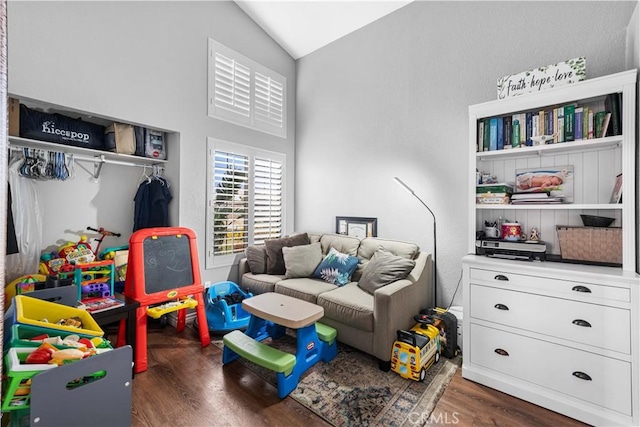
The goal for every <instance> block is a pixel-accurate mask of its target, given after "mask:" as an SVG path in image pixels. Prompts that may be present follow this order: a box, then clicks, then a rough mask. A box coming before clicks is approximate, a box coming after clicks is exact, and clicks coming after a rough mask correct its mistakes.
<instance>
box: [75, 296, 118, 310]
mask: <svg viewBox="0 0 640 427" xmlns="http://www.w3.org/2000/svg"><path fill="white" fill-rule="evenodd" d="M123 305H124V301H122V300H119V299H117V298H114V297H100V298H88V299H85V300H82V301H80V304H79V305H78V308H80V309H83V310H86V311H87V312H89V313H100V312H101V311H105V310H111V309H112V308H116V307H122V306H123Z"/></svg>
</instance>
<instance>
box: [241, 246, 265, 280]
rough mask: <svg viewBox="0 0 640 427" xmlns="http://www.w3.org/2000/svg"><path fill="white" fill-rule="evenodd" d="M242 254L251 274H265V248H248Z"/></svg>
mask: <svg viewBox="0 0 640 427" xmlns="http://www.w3.org/2000/svg"><path fill="white" fill-rule="evenodd" d="M244 253H245V254H246V256H247V264H249V270H251V272H252V273H253V274H264V273H266V272H267V248H265V247H264V246H248V247H247V249H245V251H244Z"/></svg>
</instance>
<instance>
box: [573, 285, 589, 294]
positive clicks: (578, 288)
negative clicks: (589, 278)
mask: <svg viewBox="0 0 640 427" xmlns="http://www.w3.org/2000/svg"><path fill="white" fill-rule="evenodd" d="M571 290H572V291H576V292H584V293H586V294H590V293H591V289H589V288H587V287H586V286H582V285H578V286H574V287H573V288H571Z"/></svg>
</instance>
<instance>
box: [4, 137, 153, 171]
mask: <svg viewBox="0 0 640 427" xmlns="http://www.w3.org/2000/svg"><path fill="white" fill-rule="evenodd" d="M9 148H10V149H11V151H19V152H22V151H23V148H30V147H21V146H17V145H11V146H10V147H9ZM38 150H40V148H38ZM42 150H44V151H55V150H47V149H42ZM72 155H73V159H74V160H79V161H83V162H92V163H93V178H94V179H98V178H100V172H101V171H102V165H104V164H105V163H109V164H112V165H121V166H134V167H138V168H145V169H146V168H151V167H154V166H155V167H157V168H160V169H161V170H164V168H163V167H162V166H160V165H154V164H144V163H135V162H127V161H124V160H113V159H106V158H105V157H104V154H100V155H97V156H85V155H82V154H72Z"/></svg>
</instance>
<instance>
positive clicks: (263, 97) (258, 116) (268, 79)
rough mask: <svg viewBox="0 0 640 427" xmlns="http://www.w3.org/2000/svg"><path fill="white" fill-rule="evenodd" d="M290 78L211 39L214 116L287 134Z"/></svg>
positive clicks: (212, 107) (212, 104) (210, 105)
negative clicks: (288, 80)
mask: <svg viewBox="0 0 640 427" xmlns="http://www.w3.org/2000/svg"><path fill="white" fill-rule="evenodd" d="M286 87H287V80H286V78H285V77H283V76H281V75H280V74H278V73H276V72H274V71H272V70H270V69H268V68H266V67H263V66H261V65H260V64H258V63H256V62H255V61H252V60H250V59H249V58H247V57H245V56H243V55H241V54H239V53H238V52H235V51H234V50H232V49H229V48H228V47H226V46H224V45H222V44H220V43H218V42H216V41H215V40H213V39H209V109H208V114H209V116H210V117H214V118H216V119H220V120H224V121H227V122H231V123H235V124H238V125H241V126H246V127H249V128H251V129H255V130H259V131H262V132H266V133H269V134H272V135H276V136H280V137H282V138H286V137H287V120H286V118H287V105H286V99H287V98H286Z"/></svg>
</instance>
